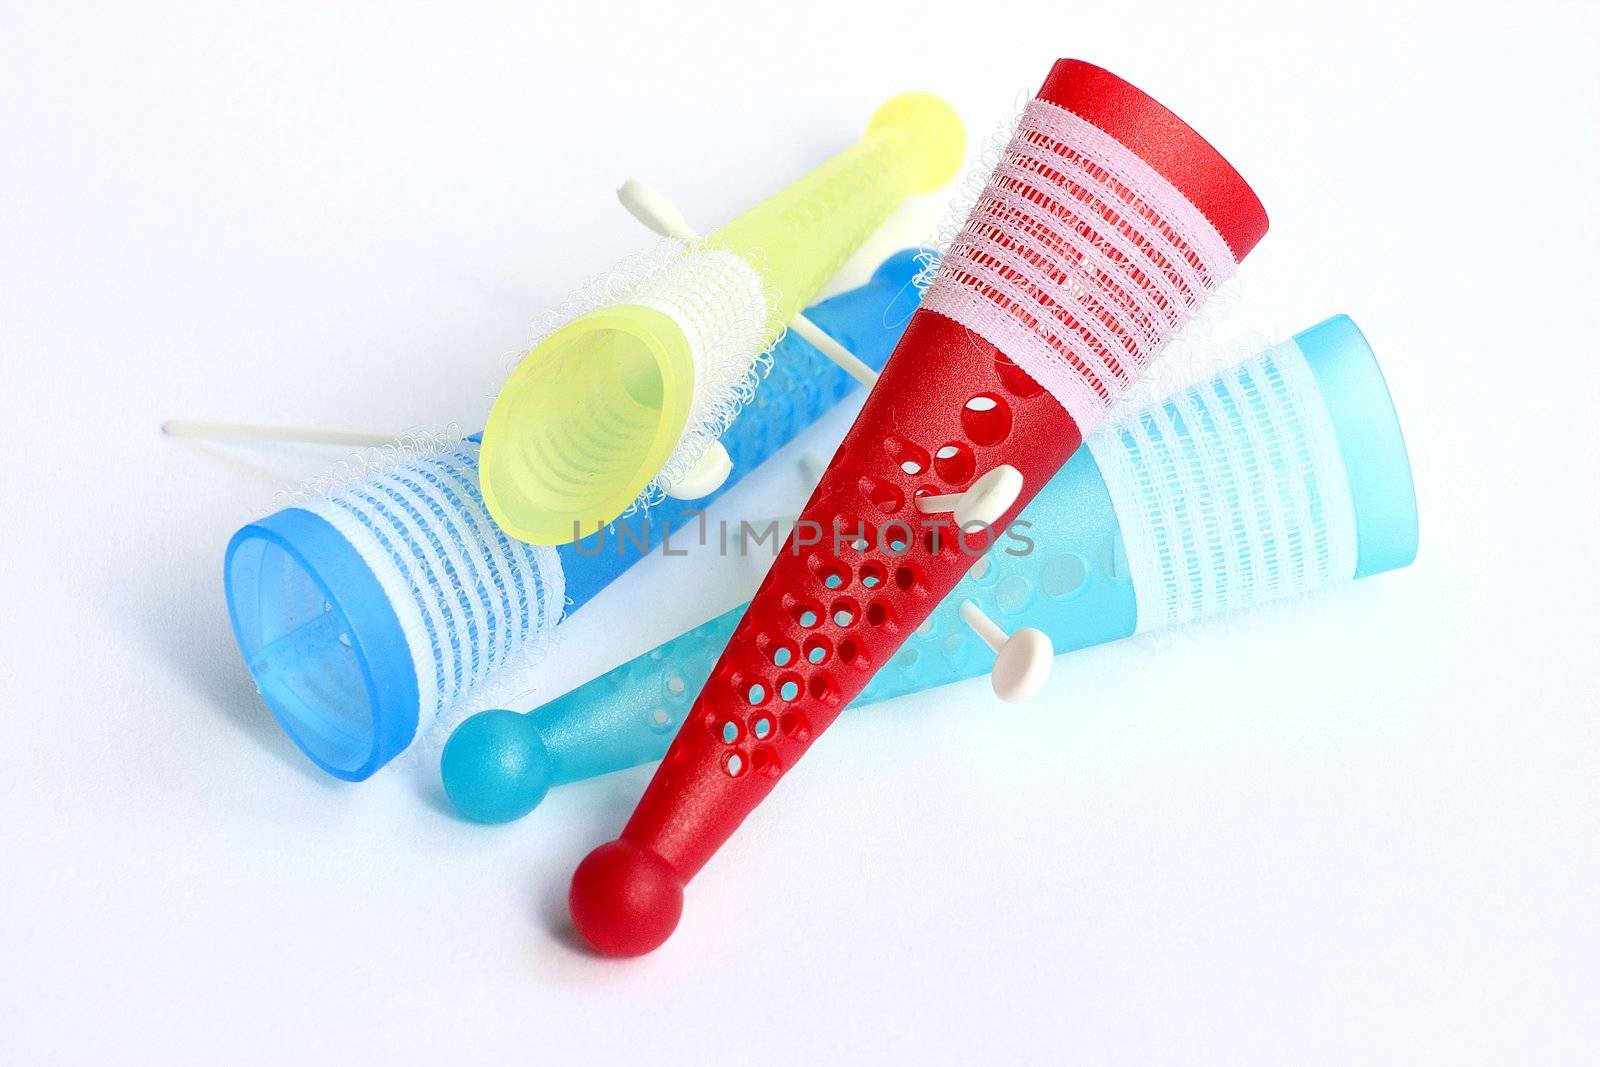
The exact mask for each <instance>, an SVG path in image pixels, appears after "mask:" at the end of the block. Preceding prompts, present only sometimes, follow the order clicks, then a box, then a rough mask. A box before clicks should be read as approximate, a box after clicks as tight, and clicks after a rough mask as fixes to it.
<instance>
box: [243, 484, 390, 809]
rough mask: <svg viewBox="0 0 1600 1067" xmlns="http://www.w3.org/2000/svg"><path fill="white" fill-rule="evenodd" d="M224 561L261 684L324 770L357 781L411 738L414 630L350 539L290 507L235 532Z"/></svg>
mask: <svg viewBox="0 0 1600 1067" xmlns="http://www.w3.org/2000/svg"><path fill="white" fill-rule="evenodd" d="M225 567H226V573H225V575H224V581H225V583H226V585H227V590H228V614H229V617H230V618H231V619H232V621H233V631H234V636H235V637H236V638H237V640H238V643H239V651H240V652H241V653H242V654H243V655H244V660H245V663H246V665H248V666H249V668H250V673H251V674H252V675H253V676H254V677H255V680H256V688H257V689H258V690H259V691H260V693H261V696H262V699H264V700H265V701H266V703H267V707H268V708H270V709H271V711H272V714H273V716H274V717H275V718H276V719H277V720H278V723H279V725H281V726H282V727H283V728H284V730H285V731H286V732H287V733H288V734H289V736H290V737H291V738H293V740H294V743H295V744H297V745H299V746H300V748H301V750H302V751H304V752H305V754H306V755H307V756H309V757H311V760H312V761H313V762H314V763H316V765H317V766H319V767H321V768H322V769H323V770H325V771H327V772H328V773H329V774H332V775H334V776H336V777H339V778H346V779H350V780H352V781H356V780H360V779H362V778H365V777H367V776H368V775H370V774H371V773H372V772H373V771H375V770H377V769H378V768H379V767H381V766H383V764H385V763H387V762H388V761H389V760H391V759H393V758H394V757H395V755H397V754H398V753H399V752H400V751H401V750H402V749H404V748H405V747H406V745H408V744H410V742H411V738H412V736H413V735H414V734H415V733H416V729H417V683H416V673H415V671H414V669H413V668H412V665H411V653H410V651H409V649H408V648H407V646H406V639H405V634H404V633H403V632H402V631H401V629H400V620H399V619H398V618H397V617H396V615H395V613H394V609H393V608H392V607H391V606H390V604H389V600H388V598H387V597H385V596H384V594H383V590H382V588H381V587H380V586H379V585H378V580H377V579H376V578H374V577H373V575H372V571H371V570H370V569H369V568H368V567H367V564H366V562H365V561H364V560H362V558H361V557H360V556H359V555H357V554H356V551H355V549H353V548H351V547H350V542H348V541H346V540H345V539H344V536H343V535H341V534H340V533H339V532H338V531H337V530H335V529H334V528H333V527H332V526H331V525H329V524H328V522H327V521H326V520H325V519H323V518H322V517H320V516H318V515H313V514H312V513H311V512H309V511H302V510H300V509H299V508H285V509H284V510H283V511H279V512H277V513H275V514H272V515H268V516H267V517H266V518H264V519H261V520H260V521H258V522H254V523H251V524H250V525H249V526H246V527H245V528H244V529H242V530H240V531H239V532H238V533H237V534H235V535H234V537H233V540H232V542H231V543H230V544H229V545H228V553H227V562H226V564H225Z"/></svg>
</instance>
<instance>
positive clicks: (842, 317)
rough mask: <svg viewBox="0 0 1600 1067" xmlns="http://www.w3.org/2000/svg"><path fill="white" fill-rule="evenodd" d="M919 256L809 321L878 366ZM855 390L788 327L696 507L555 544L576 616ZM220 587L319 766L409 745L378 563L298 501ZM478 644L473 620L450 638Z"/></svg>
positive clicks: (377, 756) (272, 522)
mask: <svg viewBox="0 0 1600 1067" xmlns="http://www.w3.org/2000/svg"><path fill="white" fill-rule="evenodd" d="M917 255H918V253H917V251H916V250H915V249H907V250H905V251H902V252H899V253H897V254H895V255H894V256H891V257H890V258H889V259H887V260H886V261H885V262H884V263H883V264H882V265H881V266H880V267H879V268H878V269H877V271H876V272H874V274H873V276H872V278H871V279H870V280H869V281H868V282H867V284H865V285H863V286H861V287H859V288H857V289H852V290H850V291H847V292H844V293H841V294H839V295H838V296H835V297H832V298H830V299H828V300H824V301H822V302H820V303H818V304H817V305H815V306H814V307H812V308H810V309H808V311H807V315H808V317H810V318H811V319H812V321H814V322H816V323H817V325H818V326H820V327H821V328H822V329H823V330H825V331H826V332H827V333H829V334H830V335H831V336H832V337H834V338H835V339H836V340H838V341H839V342H840V343H842V344H843V345H845V346H846V347H847V348H849V349H850V350H851V351H853V352H854V353H855V354H856V355H857V356H858V357H859V358H860V359H862V360H863V361H864V362H866V363H867V364H869V365H870V366H872V367H874V368H877V367H881V366H882V365H883V363H884V361H885V360H886V359H888V357H889V353H890V352H892V351H893V350H894V346H895V344H896V342H898V340H899V338H900V334H901V332H902V331H903V330H904V328H905V324H906V322H907V321H908V320H909V319H910V317H911V313H912V312H913V311H914V310H916V304H917V291H916V288H915V284H914V279H915V277H916V274H917V270H918V264H917ZM854 384H855V383H854V381H853V379H851V378H850V377H849V375H847V374H846V373H845V372H844V371H842V370H840V369H838V367H836V366H835V365H834V364H833V363H832V362H830V361H829V360H827V359H826V358H825V357H824V356H822V354H821V353H820V352H818V351H817V350H816V349H815V348H813V347H812V346H811V345H810V344H808V343H807V342H806V341H804V340H802V339H801V338H800V337H799V336H798V335H796V334H789V335H787V336H786V337H785V338H784V339H783V340H782V341H781V342H780V343H779V344H778V346H777V348H776V350H775V351H774V353H773V367H772V369H771V371H770V372H769V373H768V374H767V376H766V378H765V379H764V380H763V382H762V383H761V385H760V387H759V388H758V390H757V392H756V395H755V397H754V399H753V400H752V401H751V402H750V403H749V404H748V405H746V407H745V408H744V410H743V411H742V412H741V413H740V414H739V416H738V418H737V419H736V420H735V421H734V423H733V425H732V426H731V427H730V428H729V429H728V431H727V433H726V434H724V436H723V438H722V441H723V445H724V447H725V448H727V450H728V453H729V456H730V457H731V458H732V460H733V471H732V473H731V474H730V476H729V478H728V480H727V482H726V484H725V485H724V486H723V487H722V488H721V489H719V490H718V491H717V492H715V493H713V494H711V495H710V496H707V497H705V498H703V499H701V500H696V501H682V500H672V499H668V500H666V501H664V502H663V503H661V504H659V505H657V506H655V507H653V508H651V509H650V510H649V512H648V514H647V515H638V516H633V517H630V519H628V520H626V521H627V522H628V523H629V524H630V529H631V530H633V531H635V532H636V533H637V534H638V535H642V536H643V538H644V547H643V548H641V547H640V544H639V543H638V542H637V541H634V540H624V539H621V538H618V537H616V536H615V535H614V534H612V535H609V536H607V537H606V538H605V539H604V540H603V541H602V540H601V538H600V537H599V536H591V537H589V538H587V539H585V540H584V541H582V542H578V543H576V544H569V545H564V546H562V547H561V548H559V549H558V550H556V551H557V555H558V558H559V559H560V562H561V565H562V570H563V577H564V581H565V593H566V597H567V600H568V602H569V611H570V610H576V609H577V608H579V607H581V606H582V605H583V604H585V603H587V602H588V601H589V600H590V599H592V598H593V597H594V596H595V594H596V593H598V592H599V591H600V590H601V589H603V588H605V586H607V585H608V584H610V583H611V582H612V581H613V580H614V579H615V578H616V577H617V576H618V575H620V574H621V573H622V572H623V571H625V570H627V568H628V567H630V566H632V565H633V564H634V563H636V562H637V561H638V560H639V559H641V558H642V557H643V555H644V554H645V553H647V552H648V551H649V550H650V549H651V548H653V547H654V546H655V545H656V544H658V543H659V542H660V540H661V537H662V535H663V532H664V531H665V530H667V529H668V528H678V529H682V528H683V527H685V526H687V525H688V524H690V523H692V522H693V521H694V518H693V516H694V513H695V512H697V511H699V510H700V509H703V508H705V507H706V506H707V505H708V504H710V503H711V502H712V501H713V500H714V499H715V498H716V497H718V496H720V495H721V494H722V493H723V492H725V491H726V490H727V489H729V488H731V487H732V486H733V485H734V484H736V483H737V482H738V481H739V479H740V478H742V477H743V476H744V475H746V474H748V473H749V472H750V471H751V470H753V469H754V468H755V467H756V466H758V465H760V464H761V463H762V462H763V461H764V460H766V459H767V458H768V457H769V456H770V455H772V453H774V452H775V451H777V450H778V449H779V448H781V447H782V446H783V445H784V444H786V443H787V442H789V441H790V440H792V439H793V438H794V436H795V435H796V434H798V433H799V432H800V431H801V430H803V429H804V428H806V427H807V426H809V425H810V424H811V423H812V422H814V421H815V420H816V419H817V418H818V417H819V416H820V415H821V414H822V413H823V412H825V411H827V410H828V409H829V408H830V407H832V406H833V405H834V404H836V403H837V402H838V401H839V400H840V399H841V398H842V397H843V396H844V395H845V393H846V392H848V391H849V390H850V389H851V388H852V387H853V386H854ZM451 492H452V493H454V494H456V497H455V498H454V499H458V500H459V499H468V498H469V497H470V501H471V503H472V504H474V505H477V504H478V503H480V501H479V500H478V498H477V497H476V496H475V494H476V493H477V487H476V484H475V481H474V480H473V479H471V478H467V479H465V480H463V481H461V482H460V483H459V484H454V483H453V484H452V486H451ZM476 528H477V527H476V526H475V525H474V524H473V523H471V522H460V523H454V524H452V526H451V529H450V530H448V531H441V532H440V536H441V537H444V538H449V537H454V538H461V537H475V536H478V535H477V534H475V533H473V530H475V529H476ZM429 533H430V536H431V532H429ZM436 577H440V576H436ZM447 579H448V576H442V579H441V580H447ZM223 583H224V588H225V591H226V594H227V599H228V611H229V615H230V617H231V619H232V622H233V628H234V634H235V637H236V639H237V641H238V644H239V649H240V651H241V653H242V654H243V656H244V660H245V663H246V664H247V666H248V667H249V669H250V672H251V674H252V676H253V677H254V679H255V682H256V687H257V689H258V690H259V691H260V693H261V695H262V698H263V699H264V700H265V702H266V704H267V706H268V707H269V708H270V709H271V710H272V713H273V715H274V716H275V717H276V718H277V720H278V722H279V723H280V724H281V725H282V726H283V728H284V730H285V731H286V732H287V733H288V734H289V736H290V737H291V738H292V739H293V740H294V742H295V744H297V745H298V746H299V747H300V748H301V749H302V750H303V751H304V752H305V753H306V755H307V756H309V757H310V758H311V760H312V761H313V762H314V763H316V765H317V766H319V767H321V768H322V769H323V770H325V771H327V772H328V773H329V774H332V775H334V776H335V777H338V778H343V779H346V780H349V781H360V780H362V779H364V778H367V777H369V776H370V775H371V774H372V773H373V772H374V771H376V770H377V769H378V768H379V767H381V766H383V765H384V764H385V763H387V762H388V761H389V760H391V759H393V758H394V756H396V755H397V754H398V753H399V752H401V751H402V750H404V749H405V748H406V746H407V745H408V744H410V742H411V740H412V738H413V737H414V736H415V734H416V731H417V727H418V722H419V719H420V717H421V715H422V713H423V711H424V710H430V711H431V709H421V708H420V707H419V703H418V701H419V698H418V690H417V684H416V681H415V667H414V666H413V664H412V661H411V656H410V652H409V650H408V647H407V644H406V640H405V636H404V633H403V631H402V630H401V626H400V621H399V618H398V616H397V614H396V612H395V609H394V607H393V605H391V604H390V603H389V602H388V600H387V598H386V597H385V596H384V593H383V590H382V588H381V587H380V585H379V584H378V581H377V579H376V578H375V577H374V575H373V573H372V571H371V569H370V568H369V567H368V566H367V564H366V563H365V561H364V560H363V559H362V558H361V556H360V555H359V554H358V553H357V552H356V551H355V550H354V549H353V548H352V547H351V545H350V543H349V542H348V541H347V540H346V539H345V538H344V536H343V535H341V534H340V533H339V532H338V531H337V530H335V529H334V527H333V526H332V525H330V524H329V523H328V522H327V521H326V520H325V519H323V518H321V517H320V516H318V515H316V514H313V513H311V512H309V511H306V510H303V509H300V508H288V509H285V510H283V511H279V512H277V513H275V514H273V515H269V516H267V517H266V518H264V519H261V520H259V521H257V522H253V523H251V524H250V525H248V526H246V527H244V528H243V529H241V530H240V531H239V532H238V533H237V534H235V535H234V537H233V539H232V540H231V541H230V543H229V545H228V550H227V554H226V558H225V561H224V564H223ZM441 588H444V587H443V586H441ZM502 621H504V619H503V618H502ZM530 625H532V626H536V625H537V622H536V621H535V622H534V623H532V624H530ZM527 631H528V627H527V626H524V628H523V632H525V633H526V632H527ZM481 639H482V638H481V636H480V633H479V632H478V631H477V630H473V629H470V628H469V629H468V630H466V631H465V632H462V633H458V634H455V635H453V637H452V640H457V641H463V642H476V641H479V640H481ZM464 652H465V653H466V654H467V658H468V659H469V660H471V659H473V658H474V657H475V656H476V655H477V653H478V649H477V647H476V645H473V646H472V647H471V648H468V649H465V650H464ZM487 662H492V660H491V661H487Z"/></svg>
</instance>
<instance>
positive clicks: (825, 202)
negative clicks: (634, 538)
mask: <svg viewBox="0 0 1600 1067" xmlns="http://www.w3.org/2000/svg"><path fill="white" fill-rule="evenodd" d="M965 150H966V137H965V133H964V131H963V128H962V125H961V120H960V119H959V118H958V117H957V116H956V114H955V112H954V110H953V109H952V108H951V107H950V105H949V104H947V103H945V102H944V101H943V100H941V99H939V98H938V97H935V96H930V95H928V94H926V93H907V94H904V95H901V96H897V97H894V98H893V99H891V100H890V101H888V102H887V103H886V104H884V105H883V106H882V107H880V108H879V109H878V111H877V112H876V114H874V115H873V117H872V120H871V122H870V123H869V124H868V126H867V132H866V134H865V135H864V136H863V137H862V138H861V140H859V141H857V142H856V143H855V144H854V145H852V146H851V147H849V148H847V149H846V150H845V151H843V152H841V153H839V154H838V155H836V156H834V157H833V158H832V159H830V160H828V161H827V162H826V163H823V164H822V165H821V166H820V167H818V168H816V169H815V170H813V171H812V172H811V173H809V174H807V175H806V176H805V177H803V178H801V179H800V180H799V181H797V182H795V183H794V184H792V185H790V186H788V187H787V188H785V189H783V190H782V191H780V192H778V193H776V194H775V195H773V196H771V197H769V198H767V199H766V200H764V201H762V202H761V203H760V204H758V205H756V206H755V207H753V208H751V209H750V210H749V211H747V212H745V213H744V214H742V215H740V216H738V217H737V218H735V219H734V220H733V221H731V222H729V223H728V224H727V225H725V226H723V227H721V228H720V229H717V230H715V231H713V232H712V233H711V234H709V235H708V236H707V237H705V238H704V239H702V240H689V239H687V238H689V237H690V234H689V233H688V231H687V227H686V226H681V227H674V228H673V230H674V231H675V232H674V236H677V237H679V238H683V239H684V240H682V241H681V243H680V245H679V247H677V248H676V249H674V250H673V251H672V252H671V253H670V254H668V255H667V256H666V257H665V261H664V262H663V263H661V264H659V265H658V266H656V267H655V268H653V269H652V270H650V271H649V272H648V273H647V274H646V276H645V277H643V278H642V279H640V280H639V281H638V283H637V284H636V285H635V286H634V287H633V290H632V291H631V292H630V293H628V295H627V296H626V298H625V299H624V300H622V301H621V302H618V303H613V304H609V305H607V306H604V307H601V308H598V309H596V310H594V311H591V312H589V313H587V314H584V315H581V316H580V317H578V318H576V319H574V320H573V321H572V322H570V323H568V324H566V325H565V326H563V327H562V328H561V329H559V330H557V331H556V332H555V333H553V334H551V335H550V336H549V337H547V338H545V339H544V340H543V341H542V342H540V343H539V344H538V345H537V346H536V347H535V348H534V349H533V350H532V351H530V352H529V353H528V354H527V355H526V356H525V357H523V359H522V362H521V363H520V364H519V365H518V366H517V368H516V369H515V370H514V371H513V372H512V374H511V377H510V378H509V379H508V380H507V381H506V383H505V385H504V386H503V387H502V388H501V390H500V394H499V396H498V398H497V399H496V400H495V403H494V407H493V409H492V410H491V411H490V414H489V421H488V425H487V427H486V428H485V430H484V434H483V450H482V453H481V456H480V464H481V469H480V481H481V485H482V489H483V496H484V501H485V503H486V504H487V506H488V509H489V512H490V514H491V515H493V517H494V519H495V520H496V521H497V522H498V523H499V524H500V525H501V527H502V528H503V529H504V530H505V531H506V532H507V533H509V534H510V535H512V536H513V537H516V538H519V539H520V540H523V541H527V542H530V543H532V544H544V545H558V544H565V543H567V542H569V541H573V540H576V539H577V538H578V537H580V536H582V535H585V534H588V533H591V532H593V531H594V530H595V529H596V527H598V526H602V525H604V524H606V523H609V522H611V521H612V520H613V519H615V518H617V517H618V516H620V515H622V514H623V513H624V512H625V511H627V510H628V508H629V507H630V506H632V505H633V504H634V503H635V502H636V501H639V500H641V498H647V497H648V491H650V490H651V489H652V487H655V488H661V487H670V485H671V484H672V483H673V482H674V481H679V480H684V479H686V477H687V476H688V475H689V474H690V472H692V471H693V470H694V469H695V467H696V465H697V464H700V463H701V462H702V460H704V459H705V458H707V456H708V454H709V453H710V452H711V450H713V449H714V447H715V445H716V440H717V438H718V437H719V436H720V435H721V433H722V431H723V430H724V429H726V427H727V425H728V424H729V423H730V422H731V421H732V419H733V417H734V416H735V415H737V414H738V411H739V408H740V406H741V405H742V403H743V402H744V401H745V400H747V399H748V398H749V397H750V395H751V394H752V392H753V391H754V387H755V385H756V382H757V380H758V374H759V365H760V357H761V355H762V354H763V353H764V352H765V351H766V350H767V349H768V348H770V347H771V345H772V344H773V342H774V341H776V340H777V338H778V337H779V336H780V335H781V334H782V332H783V330H784V329H785V327H786V326H787V325H788V324H789V322H790V321H791V320H792V319H794V318H795V316H796V314H797V313H798V312H799V311H800V309H801V308H803V307H804V306H805V305H806V304H808V303H810V302H811V301H812V300H813V299H814V298H815V296H816V295H817V293H818V292H819V291H820V290H821V288H822V287H823V285H825V284H826V283H827V282H828V280H829V279H830V278H832V277H833V275H834V274H836V273H837V272H838V270H839V268H840V267H841V266H842V265H843V264H844V262H845V261H846V260H847V259H849V258H850V256H851V255H852V254H853V253H854V252H855V251H856V249H857V248H859V247H860V246H861V244H862V242H864V241H865V240H866V239H867V237H869V236H870V235H871V234H872V232H873V231H874V230H875V229H877V227H878V226H879V225H881V224H882V222H883V221H884V219H885V218H887V217H888V216H889V214H890V213H891V212H893V211H894V210H895V209H896V208H897V207H898V206H899V205H900V204H901V203H902V202H903V201H904V200H905V199H906V198H908V197H910V196H913V195H917V194H922V193H928V192H931V191H933V190H934V189H937V188H938V187H939V186H941V185H943V184H944V183H945V182H946V181H948V180H949V179H950V178H951V177H952V176H953V175H954V174H955V172H956V170H957V168H958V167H959V166H960V165H961V161H962V158H963V156H964V154H965Z"/></svg>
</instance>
